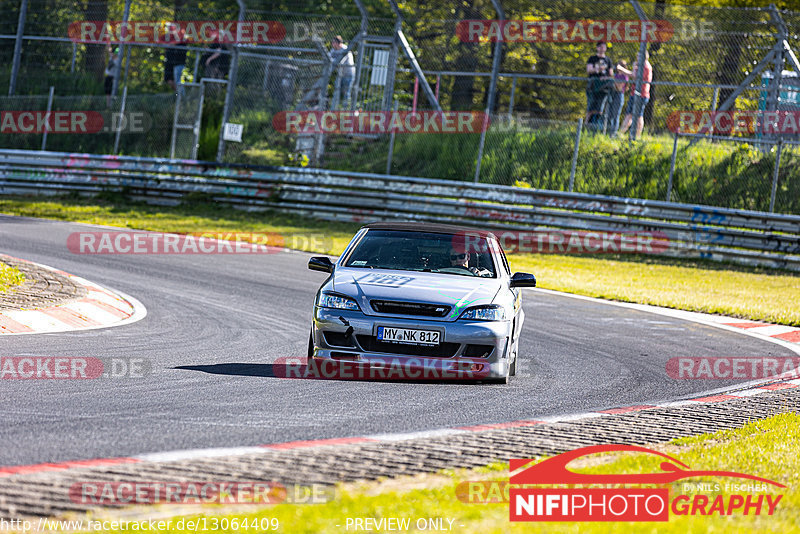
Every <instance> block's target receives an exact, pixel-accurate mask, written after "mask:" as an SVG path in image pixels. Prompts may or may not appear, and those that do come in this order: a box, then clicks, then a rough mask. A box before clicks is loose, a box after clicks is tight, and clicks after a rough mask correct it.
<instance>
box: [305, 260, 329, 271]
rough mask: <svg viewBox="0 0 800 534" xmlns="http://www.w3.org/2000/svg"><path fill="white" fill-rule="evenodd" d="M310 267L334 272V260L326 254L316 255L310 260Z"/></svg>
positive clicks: (315, 269) (314, 269) (313, 269)
mask: <svg viewBox="0 0 800 534" xmlns="http://www.w3.org/2000/svg"><path fill="white" fill-rule="evenodd" d="M308 268H309V269H311V270H312V271H321V272H323V273H332V272H333V262H331V260H330V258H327V257H325V256H314V257H313V258H311V259H310V260H308Z"/></svg>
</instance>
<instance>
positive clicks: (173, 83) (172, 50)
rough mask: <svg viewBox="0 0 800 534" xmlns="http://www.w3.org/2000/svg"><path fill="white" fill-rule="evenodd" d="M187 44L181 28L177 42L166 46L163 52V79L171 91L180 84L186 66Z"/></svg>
mask: <svg viewBox="0 0 800 534" xmlns="http://www.w3.org/2000/svg"><path fill="white" fill-rule="evenodd" d="M187 44H188V43H187V42H186V36H185V33H184V31H183V29H182V28H181V30H180V31H179V32H178V42H177V43H176V44H175V45H174V46H170V47H169V48H167V52H166V54H164V81H165V82H167V85H169V86H170V87H171V88H172V90H173V91H174V90H176V89H177V88H178V85H180V83H181V78H182V77H183V69H184V68H185V67H186V46H187Z"/></svg>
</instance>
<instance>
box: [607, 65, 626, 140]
mask: <svg viewBox="0 0 800 534" xmlns="http://www.w3.org/2000/svg"><path fill="white" fill-rule="evenodd" d="M627 69H628V63H627V62H626V61H625V60H624V59H623V60H622V61H620V62H619V63H617V67H616V68H615V69H614V71H615V72H616V74H614V88H613V90H612V91H611V97H610V100H609V103H608V115H607V124H608V129H607V130H606V132H607V133H608V135H610V136H611V137H614V136H615V135H617V130H619V117H620V115H621V114H622V104H623V102H625V89H626V86H627V82H628V75H627V74H625V72H630V71H628V70H627ZM623 71H624V72H623Z"/></svg>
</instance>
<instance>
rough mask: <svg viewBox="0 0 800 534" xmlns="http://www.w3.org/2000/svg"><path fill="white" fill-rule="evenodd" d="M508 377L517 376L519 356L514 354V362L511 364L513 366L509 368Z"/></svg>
mask: <svg viewBox="0 0 800 534" xmlns="http://www.w3.org/2000/svg"><path fill="white" fill-rule="evenodd" d="M508 376H517V355H516V354H514V361H513V362H511V366H510V367H509V368H508Z"/></svg>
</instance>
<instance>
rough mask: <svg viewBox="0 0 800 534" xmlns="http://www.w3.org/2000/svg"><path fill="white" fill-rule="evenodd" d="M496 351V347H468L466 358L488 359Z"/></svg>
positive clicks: (466, 348) (465, 351) (465, 353)
mask: <svg viewBox="0 0 800 534" xmlns="http://www.w3.org/2000/svg"><path fill="white" fill-rule="evenodd" d="M493 350H494V345H467V346H466V347H465V348H464V356H465V357H467V358H488V357H489V355H490V354H491V353H492V351H493Z"/></svg>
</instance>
